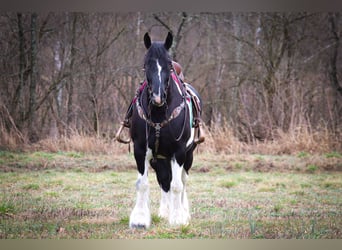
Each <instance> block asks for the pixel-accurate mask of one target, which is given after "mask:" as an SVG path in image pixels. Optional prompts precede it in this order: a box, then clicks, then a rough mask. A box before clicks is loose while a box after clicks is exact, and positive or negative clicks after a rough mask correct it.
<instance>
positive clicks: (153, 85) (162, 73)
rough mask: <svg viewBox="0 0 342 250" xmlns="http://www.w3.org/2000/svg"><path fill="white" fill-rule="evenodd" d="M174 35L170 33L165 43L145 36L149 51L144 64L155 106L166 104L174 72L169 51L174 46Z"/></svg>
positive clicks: (151, 98) (151, 97) (147, 35)
mask: <svg viewBox="0 0 342 250" xmlns="http://www.w3.org/2000/svg"><path fill="white" fill-rule="evenodd" d="M172 40H173V37H172V34H171V33H170V32H169V33H168V35H167V37H166V39H165V42H153V43H152V42H151V38H150V36H149V34H148V33H146V34H145V36H144V43H145V47H146V49H147V53H146V55H145V62H144V70H145V74H146V80H147V86H148V91H149V95H150V100H151V102H152V104H153V105H155V106H158V107H161V106H163V105H164V104H165V102H166V98H167V90H168V86H169V79H170V74H171V71H172V60H171V58H170V55H169V52H168V51H169V49H170V47H171V45H172Z"/></svg>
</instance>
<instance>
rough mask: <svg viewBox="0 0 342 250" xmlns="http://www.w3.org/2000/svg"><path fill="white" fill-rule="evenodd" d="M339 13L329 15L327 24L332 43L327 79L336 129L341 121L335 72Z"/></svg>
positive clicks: (341, 91)
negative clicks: (329, 85)
mask: <svg viewBox="0 0 342 250" xmlns="http://www.w3.org/2000/svg"><path fill="white" fill-rule="evenodd" d="M339 18H340V13H334V14H329V22H330V28H331V33H332V39H333V41H334V43H333V46H332V52H331V54H330V62H329V63H330V65H329V78H330V82H331V85H332V87H333V89H334V106H333V112H334V113H335V118H333V121H332V122H333V123H335V124H333V126H334V128H337V126H338V124H339V121H338V120H339V119H341V105H340V103H341V99H342V87H341V86H340V84H339V81H338V70H337V58H338V49H339V43H340V37H339V30H338V23H339Z"/></svg>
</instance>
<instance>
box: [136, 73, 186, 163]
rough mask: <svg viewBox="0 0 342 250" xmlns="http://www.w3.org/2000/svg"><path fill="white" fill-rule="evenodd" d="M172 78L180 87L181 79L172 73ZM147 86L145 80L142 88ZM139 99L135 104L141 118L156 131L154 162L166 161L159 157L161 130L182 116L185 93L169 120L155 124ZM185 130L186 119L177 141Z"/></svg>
mask: <svg viewBox="0 0 342 250" xmlns="http://www.w3.org/2000/svg"><path fill="white" fill-rule="evenodd" d="M171 76H172V79H173V80H174V81H175V84H178V85H180V82H179V79H178V77H177V76H176V74H174V73H172V74H171ZM146 85H147V81H146V80H145V81H144V83H143V84H142V86H146ZM139 99H140V98H136V100H135V104H136V107H137V110H138V114H139V116H140V118H141V119H143V120H144V121H145V122H146V123H147V124H148V125H149V126H150V127H153V128H154V129H155V136H156V141H155V144H154V148H155V152H154V154H153V160H156V159H165V157H164V156H162V155H158V149H159V140H160V130H161V129H162V128H163V127H165V126H166V125H168V124H169V123H170V122H171V121H172V120H173V119H175V118H177V117H178V116H179V115H180V113H181V112H182V110H183V109H184V108H185V106H186V101H185V96H184V93H183V101H182V102H181V103H180V104H179V105H178V106H177V107H176V108H174V109H173V111H172V112H171V115H170V116H169V118H167V119H165V120H163V121H162V122H153V121H152V120H151V118H149V116H147V115H146V113H145V111H144V109H143V108H142V107H141V104H140V101H139ZM185 110H186V109H185ZM185 115H186V114H185ZM184 128H185V119H184V124H183V127H182V131H181V133H180V135H179V136H178V138H176V141H179V140H180V138H181V137H182V135H183V133H184ZM146 134H147V133H146Z"/></svg>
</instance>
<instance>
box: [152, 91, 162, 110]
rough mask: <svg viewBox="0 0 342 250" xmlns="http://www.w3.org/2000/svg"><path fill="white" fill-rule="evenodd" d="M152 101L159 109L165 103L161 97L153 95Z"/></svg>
mask: <svg viewBox="0 0 342 250" xmlns="http://www.w3.org/2000/svg"><path fill="white" fill-rule="evenodd" d="M151 99H152V104H153V105H154V106H157V107H161V106H163V105H164V103H165V99H163V98H161V96H160V95H156V94H153V95H152V98H151Z"/></svg>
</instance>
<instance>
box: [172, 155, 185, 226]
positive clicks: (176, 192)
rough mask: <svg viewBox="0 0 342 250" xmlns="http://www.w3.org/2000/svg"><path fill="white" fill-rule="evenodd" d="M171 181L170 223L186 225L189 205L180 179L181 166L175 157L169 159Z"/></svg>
mask: <svg viewBox="0 0 342 250" xmlns="http://www.w3.org/2000/svg"><path fill="white" fill-rule="evenodd" d="M171 168H172V181H171V187H170V192H171V194H170V215H169V223H170V224H171V225H187V224H188V223H189V211H186V210H189V205H188V204H186V205H184V202H188V200H187V197H186V194H185V196H184V184H183V181H182V172H183V166H180V165H179V164H178V163H177V161H176V159H175V158H173V159H172V160H171Z"/></svg>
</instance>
